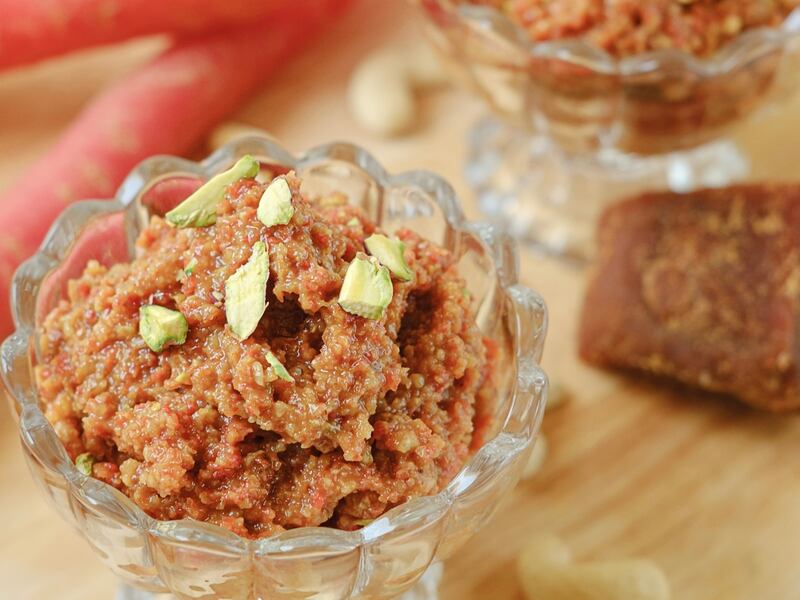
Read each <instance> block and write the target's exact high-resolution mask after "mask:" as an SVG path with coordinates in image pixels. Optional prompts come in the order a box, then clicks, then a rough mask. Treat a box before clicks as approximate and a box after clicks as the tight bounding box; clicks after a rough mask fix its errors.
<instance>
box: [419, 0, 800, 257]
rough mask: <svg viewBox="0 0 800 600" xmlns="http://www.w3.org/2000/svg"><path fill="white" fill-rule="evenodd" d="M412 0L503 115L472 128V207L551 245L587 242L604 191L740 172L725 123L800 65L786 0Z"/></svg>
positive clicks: (462, 71)
mask: <svg viewBox="0 0 800 600" xmlns="http://www.w3.org/2000/svg"><path fill="white" fill-rule="evenodd" d="M415 1H416V3H417V4H419V5H421V6H422V8H423V9H424V12H425V14H426V15H427V16H428V17H429V18H428V22H429V23H430V25H431V26H430V27H429V28H428V30H429V32H430V34H431V35H430V37H431V39H432V40H433V41H434V43H435V44H436V46H437V47H439V48H441V49H442V50H443V52H444V55H445V56H446V57H447V58H448V59H449V62H450V63H451V64H452V65H453V66H454V68H455V71H456V72H457V73H458V74H459V75H460V76H461V79H462V80H463V81H464V82H465V83H466V84H467V85H468V86H469V87H470V88H471V89H473V90H475V91H476V92H477V93H479V94H480V95H481V96H482V97H483V98H484V99H486V100H487V102H488V103H489V105H490V107H491V109H492V111H493V112H494V113H495V114H496V115H497V116H498V117H500V119H499V120H495V119H490V120H486V121H484V122H482V123H481V124H479V126H478V127H477V128H476V129H475V130H474V132H473V135H472V140H471V141H472V144H471V148H470V157H469V161H468V165H467V176H468V178H469V179H470V181H471V183H472V185H473V186H474V187H475V189H476V191H477V193H478V196H479V199H480V200H481V205H482V207H483V208H484V210H486V211H487V212H488V213H490V214H493V215H494V216H495V217H496V218H497V219H498V220H499V221H501V222H502V223H503V224H504V225H505V226H506V227H507V228H508V229H509V230H510V231H512V232H513V233H515V234H516V235H519V236H520V237H523V238H528V239H529V240H530V241H533V242H534V243H537V244H539V245H541V246H542V247H543V248H544V249H546V250H550V251H552V252H554V253H557V254H564V255H569V256H574V257H579V258H585V257H587V256H589V255H590V254H591V251H592V250H591V247H592V242H591V236H592V231H593V229H594V222H595V220H596V217H597V215H598V214H599V212H600V211H601V210H602V207H603V206H604V205H605V204H606V203H607V202H608V201H609V200H610V199H616V198H618V197H620V196H622V195H626V194H630V193H633V192H637V191H640V190H641V189H642V188H658V187H664V188H668V189H671V190H673V191H686V190H689V189H692V188H694V187H702V186H719V185H724V184H727V183H730V182H731V181H733V180H736V179H740V178H743V177H745V176H746V175H747V170H748V162H747V159H746V156H745V154H744V153H743V152H742V151H740V149H738V148H737V147H736V146H734V145H733V144H731V143H730V142H727V141H725V140H723V139H721V138H722V136H724V135H725V134H726V133H727V132H728V131H729V129H730V128H731V126H733V125H735V124H736V123H738V122H740V121H741V120H742V119H743V118H744V117H746V116H748V115H750V114H751V113H752V112H753V111H754V109H756V108H757V107H759V106H763V105H764V104H766V103H768V102H769V101H771V100H778V99H781V98H783V97H785V96H787V95H788V94H789V93H791V92H792V91H794V90H795V89H796V88H797V83H798V80H800V69H798V66H800V65H798V62H800V61H799V58H800V50H799V49H800V35H798V34H799V32H800V8H798V4H797V3H796V2H794V0H789V1H788V2H781V1H775V2H773V1H772V0H753V1H748V2H710V1H707V0H695V1H687V2H683V1H681V0H650V1H648V2H615V3H608V2H603V1H602V0H590V1H587V2H578V3H566V2H551V3H546V2H539V1H538V0H508V1H501V0H497V1H495V0H468V1H463V0H462V1H454V0H415Z"/></svg>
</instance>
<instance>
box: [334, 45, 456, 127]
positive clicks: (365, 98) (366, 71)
mask: <svg viewBox="0 0 800 600" xmlns="http://www.w3.org/2000/svg"><path fill="white" fill-rule="evenodd" d="M446 81H447V74H446V71H445V69H444V66H443V65H442V63H441V61H440V60H439V58H438V57H437V56H436V55H435V53H434V52H433V50H431V49H430V48H429V47H427V46H425V45H420V46H415V47H413V48H391V49H387V50H381V51H378V52H376V53H375V54H373V55H371V56H368V57H367V58H366V59H364V61H362V62H361V64H359V65H358V66H357V67H356V69H355V71H354V72H353V75H352V76H351V78H350V84H349V88H348V91H347V98H348V103H349V105H350V110H351V112H352V114H353V117H354V118H355V119H356V121H357V122H358V123H359V125H361V126H362V127H364V128H365V129H367V130H369V131H371V132H373V133H376V134H379V135H385V136H393V135H398V134H400V133H403V132H405V131H407V130H408V129H410V128H411V127H412V126H413V125H414V123H415V122H416V119H417V98H416V92H417V91H418V90H421V89H425V88H429V87H433V86H436V85H440V84H442V83H445V82H446Z"/></svg>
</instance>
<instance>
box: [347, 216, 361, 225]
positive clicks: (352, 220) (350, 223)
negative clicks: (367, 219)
mask: <svg viewBox="0 0 800 600" xmlns="http://www.w3.org/2000/svg"><path fill="white" fill-rule="evenodd" d="M345 225H347V226H348V227H358V226H359V225H361V221H359V220H358V219H356V218H355V217H353V218H352V219H350V220H349V221H348V222H347V223H345Z"/></svg>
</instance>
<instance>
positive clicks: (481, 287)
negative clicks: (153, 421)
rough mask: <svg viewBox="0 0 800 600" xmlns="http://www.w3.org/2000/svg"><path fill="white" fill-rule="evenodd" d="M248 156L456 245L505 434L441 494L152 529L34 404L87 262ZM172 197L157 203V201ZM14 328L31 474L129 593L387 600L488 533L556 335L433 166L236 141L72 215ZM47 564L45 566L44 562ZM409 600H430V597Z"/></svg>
mask: <svg viewBox="0 0 800 600" xmlns="http://www.w3.org/2000/svg"><path fill="white" fill-rule="evenodd" d="M244 154H252V155H253V156H255V157H257V158H258V159H260V160H261V161H262V166H263V168H264V169H266V170H271V171H285V170H287V169H289V168H293V169H296V170H297V171H298V172H299V173H300V174H301V175H302V176H303V177H304V186H306V191H308V192H309V193H311V194H315V193H319V192H324V191H325V190H334V189H336V190H341V191H344V192H345V193H347V194H348V195H349V197H350V201H351V202H353V203H355V204H358V205H360V206H362V207H363V208H364V209H365V210H366V211H367V213H368V214H369V215H371V217H372V218H373V219H375V220H376V221H377V222H378V223H380V225H381V227H383V228H384V229H386V230H388V231H390V232H391V231H393V230H395V229H396V228H398V227H401V226H408V227H411V228H413V229H415V230H417V231H419V232H420V233H421V234H423V235H425V236H427V237H429V238H430V239H432V240H434V241H436V242H438V243H440V244H442V245H444V246H446V247H447V248H449V249H450V250H451V251H453V252H454V253H455V254H456V256H458V257H460V263H459V266H460V268H461V270H462V273H463V274H464V276H465V278H466V280H467V282H468V285H469V288H470V292H471V293H472V294H473V296H474V298H475V302H474V307H475V311H476V313H475V314H476V319H477V322H478V324H479V326H480V328H481V330H482V331H483V333H484V334H485V335H486V336H488V337H490V338H491V339H492V340H494V341H495V343H497V345H498V347H499V349H500V352H501V358H500V360H499V361H498V364H499V372H498V382H499V387H498V398H497V413H496V416H497V420H496V431H494V432H493V434H492V436H491V438H490V441H488V442H487V443H486V445H484V447H483V448H481V450H480V451H479V452H477V454H476V455H475V456H474V457H473V458H472V459H471V460H470V461H469V462H468V463H467V464H466V465H465V467H464V468H463V469H462V471H461V472H460V473H459V474H458V475H457V476H456V477H455V479H454V480H453V481H452V482H451V483H450V484H449V485H448V486H447V487H446V489H444V490H443V491H442V492H440V493H439V494H437V495H435V496H431V497H425V498H419V499H417V500H414V501H411V502H408V503H406V504H403V505H401V506H399V507H397V508H395V509H393V510H391V511H389V512H387V513H386V514H385V515H384V516H382V517H381V518H379V519H377V520H375V521H374V522H372V523H371V524H370V525H369V526H367V527H365V528H363V529H361V530H359V531H352V532H345V531H339V530H335V529H330V528H322V527H315V528H301V529H295V530H291V531H287V532H284V533H281V534H279V535H274V536H272V537H269V538H265V539H261V540H258V541H251V540H246V539H243V538H240V537H238V536H236V535H235V534H233V533H231V532H229V531H227V530H225V529H222V528H219V527H216V526H213V525H209V524H206V523H200V522H197V521H191V520H181V521H172V522H167V521H156V520H154V519H152V518H150V517H149V516H147V515H146V514H145V513H144V512H142V510H141V509H140V508H139V507H138V506H136V505H135V504H134V503H133V502H131V501H130V500H129V499H128V498H127V497H125V496H124V495H123V494H121V493H119V492H118V491H117V490H115V489H113V488H111V487H110V486H108V485H106V484H104V483H102V482H100V481H97V480H95V479H92V478H89V477H86V476H84V475H82V474H81V473H79V472H78V471H77V470H76V469H75V467H74V465H73V464H72V462H71V461H70V459H69V457H68V456H67V455H66V453H65V451H64V449H63V447H62V445H61V443H60V441H59V440H58V437H57V436H56V434H55V432H54V430H53V428H52V427H51V426H50V424H49V423H48V422H47V420H46V419H45V418H44V416H43V414H42V412H41V410H40V408H39V403H38V397H37V393H36V387H35V381H34V375H33V366H34V364H35V362H36V356H37V348H36V339H35V336H34V330H35V328H36V325H37V323H39V322H40V321H41V320H42V319H43V317H44V316H45V315H46V314H47V312H48V311H49V310H50V309H51V308H52V307H53V306H54V305H55V303H57V302H58V300H59V299H60V298H61V297H62V294H63V290H64V287H65V285H66V282H67V281H68V280H69V279H71V278H73V277H75V276H77V275H78V274H79V273H80V272H81V271H82V270H83V267H84V266H85V264H86V262H87V260H88V259H90V258H94V259H97V260H99V261H101V262H103V263H105V264H113V263H115V262H120V261H126V260H128V259H129V258H130V257H131V256H132V253H133V252H134V246H133V244H134V241H135V239H136V237H137V236H138V233H139V231H141V229H142V228H143V227H144V226H145V225H146V224H147V222H148V219H149V216H150V214H151V210H155V209H154V208H153V204H152V203H151V202H150V201H149V199H151V198H152V197H153V196H154V194H153V192H152V190H153V188H154V186H156V185H158V184H161V183H163V182H164V181H170V182H173V181H179V179H180V178H186V177H188V178H197V177H201V178H208V177H209V176H211V175H213V174H215V173H217V172H219V171H221V170H223V169H225V168H227V167H229V166H230V165H231V164H233V162H235V161H236V159H238V158H239V157H241V156H242V155H244ZM161 195H162V196H163V194H161ZM12 308H13V313H14V319H15V324H16V328H17V329H16V332H15V333H14V334H13V335H12V336H10V337H9V338H8V339H7V340H6V341H5V342H4V344H3V346H2V362H1V363H0V364H1V365H2V377H3V381H4V382H5V385H6V390H7V394H8V398H9V400H10V402H11V406H12V409H13V412H14V414H15V415H16V416H17V418H18V420H19V433H20V437H21V440H22V448H23V451H24V455H25V458H26V459H27V462H28V465H29V466H30V470H31V472H32V474H33V476H34V479H35V480H36V482H37V484H38V485H39V487H40V488H41V490H42V492H43V493H44V494H45V495H46V496H47V497H48V498H49V499H50V501H51V502H52V504H53V505H54V506H55V508H56V509H57V510H58V512H59V513H60V514H61V516H62V517H63V518H64V519H65V520H67V521H68V522H69V523H70V524H72V525H73V526H74V527H75V529H76V530H77V531H78V532H80V533H81V535H83V536H84V537H85V538H86V540H87V541H88V542H89V544H90V545H91V546H92V548H93V549H94V550H95V551H96V552H97V554H98V555H99V556H100V557H101V559H102V560H103V562H104V563H105V564H106V565H107V566H108V567H109V568H111V569H112V570H113V572H114V573H115V574H116V575H117V576H119V577H120V578H121V579H122V580H123V582H125V583H127V584H128V585H130V586H132V587H134V588H136V589H140V590H148V591H151V592H157V593H164V592H171V593H172V594H174V595H175V596H177V597H178V598H187V599H188V598H191V599H200V598H203V599H237V600H239V599H257V598H265V599H266V598H269V599H277V598H285V599H290V598H291V599H294V598H304V599H309V598H315V599H319V600H322V599H326V600H333V599H338V598H364V599H367V598H369V599H383V598H393V597H395V596H396V595H398V594H401V593H403V592H406V591H407V590H410V589H411V588H412V587H413V586H414V585H415V583H416V582H417V580H418V579H419V578H420V577H421V576H422V575H423V573H425V572H426V570H427V569H428V568H429V566H430V565H431V564H432V563H434V561H440V560H442V559H444V558H446V557H447V556H449V555H450V554H452V552H453V551H454V550H456V549H457V548H458V547H459V546H460V545H461V544H463V543H464V542H465V541H466V540H467V539H469V537H470V536H471V535H472V534H473V533H474V532H475V531H476V530H477V529H478V528H480V527H481V526H482V525H483V524H484V523H485V522H486V521H487V519H489V517H490V516H491V515H492V513H493V511H494V510H495V509H496V508H497V505H498V503H499V502H500V501H501V499H503V498H504V497H506V496H508V492H509V491H510V490H511V488H513V486H514V485H515V484H516V482H517V480H518V478H519V474H520V471H521V468H522V466H523V465H524V462H525V460H526V458H527V456H528V453H529V451H530V448H531V446H532V443H533V440H534V437H535V435H536V433H537V431H538V428H539V425H540V422H541V418H542V414H543V411H544V403H545V395H546V387H547V380H546V377H545V374H544V373H543V371H542V370H541V369H540V368H539V366H538V363H539V360H540V358H541V353H542V349H543V344H544V336H545V331H546V327H547V312H546V309H545V305H544V302H543V301H542V299H541V298H540V297H539V296H538V295H537V294H536V293H534V292H533V291H531V290H529V289H527V288H525V287H523V286H521V285H520V284H519V283H518V279H517V256H516V253H515V250H514V247H513V244H512V243H511V242H510V240H509V238H507V237H506V236H504V235H501V234H499V233H498V231H497V230H496V229H495V228H493V227H492V226H489V225H485V224H478V223H469V222H467V221H465V220H464V217H463V215H462V213H461V210H460V208H459V206H458V203H457V200H456V198H455V195H454V193H453V191H452V189H451V188H450V186H449V185H448V184H447V183H446V182H444V181H443V180H442V179H440V178H439V177H437V176H436V175H433V174H431V173H427V172H409V173H405V174H400V175H396V176H391V175H388V174H387V173H386V172H385V171H384V170H383V168H382V167H381V166H380V165H379V164H378V163H377V162H376V161H375V159H374V158H372V157H371V156H370V155H369V154H367V153H366V152H364V151H363V150H361V149H359V148H356V147H354V146H350V145H346V144H333V145H329V146H324V147H319V148H315V149H313V150H311V151H309V152H307V153H306V154H304V155H303V156H301V157H299V158H296V157H294V156H292V155H291V154H289V153H288V152H287V151H285V150H284V149H282V148H281V147H280V146H278V145H277V144H275V143H274V142H272V141H271V140H268V139H266V138H259V137H248V138H240V139H238V140H235V141H233V142H231V143H230V144H228V145H227V146H225V147H223V148H221V149H220V150H219V151H217V152H215V153H214V154H213V155H212V156H210V157H209V158H208V159H206V160H204V161H203V162H200V163H194V162H190V161H187V160H183V159H179V158H173V157H167V156H162V157H155V158H152V159H150V160H147V161H145V162H144V163H142V164H141V165H140V166H139V167H137V168H136V169H135V170H134V171H133V172H132V173H131V174H130V175H129V176H128V178H127V179H126V180H125V182H124V183H123V185H122V186H121V188H120V189H119V191H118V193H117V196H116V198H115V199H114V200H112V201H88V202H81V203H78V204H75V205H73V206H70V207H69V208H68V209H67V210H66V211H65V212H64V213H63V214H62V215H61V217H60V218H59V219H58V220H57V221H56V223H55V224H54V225H53V227H52V229H51V230H50V233H49V234H48V236H47V238H46V240H45V241H44V243H43V244H42V247H41V249H40V251H39V252H38V253H37V254H36V255H35V256H34V257H33V258H31V259H30V260H28V261H27V262H25V263H24V264H23V265H22V266H21V267H20V269H19V270H18V271H17V273H16V275H15V277H14V283H13V289H12ZM43 568H44V566H43ZM416 592H417V595H416V596H415V598H420V599H421V598H430V597H435V596H432V595H431V592H425V591H424V590H423V589H421V588H420V589H418V590H416Z"/></svg>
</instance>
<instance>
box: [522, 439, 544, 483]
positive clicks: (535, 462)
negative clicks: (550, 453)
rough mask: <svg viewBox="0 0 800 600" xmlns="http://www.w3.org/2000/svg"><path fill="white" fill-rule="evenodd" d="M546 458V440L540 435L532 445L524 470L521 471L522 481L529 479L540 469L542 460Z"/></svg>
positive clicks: (542, 463)
mask: <svg viewBox="0 0 800 600" xmlns="http://www.w3.org/2000/svg"><path fill="white" fill-rule="evenodd" d="M546 457H547V440H546V439H545V437H544V436H543V435H542V434H539V437H537V438H536V441H535V442H534V443H533V450H531V455H530V457H529V458H528V462H527V463H526V465H525V468H524V469H522V479H530V478H531V477H533V476H534V475H536V473H538V472H539V471H540V470H541V469H542V465H544V459H545V458H546Z"/></svg>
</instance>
